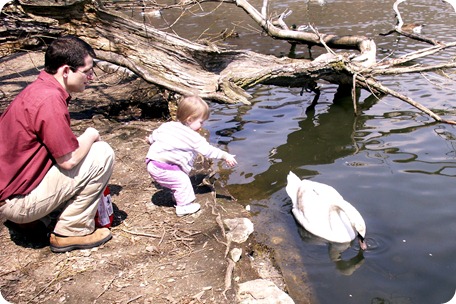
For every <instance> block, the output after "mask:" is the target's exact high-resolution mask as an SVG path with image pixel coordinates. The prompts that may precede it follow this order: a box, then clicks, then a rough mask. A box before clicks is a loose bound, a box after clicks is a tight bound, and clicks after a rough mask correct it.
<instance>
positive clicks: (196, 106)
mask: <svg viewBox="0 0 456 304" xmlns="http://www.w3.org/2000/svg"><path fill="white" fill-rule="evenodd" d="M200 117H201V118H202V119H203V120H207V119H208V118H209V106H208V105H207V103H206V102H205V101H204V100H203V99H201V97H198V96H185V97H184V98H182V99H181V101H180V102H179V104H178V105H177V113H176V118H177V120H179V121H180V122H181V123H183V124H185V123H187V122H189V121H193V120H195V119H197V118H200Z"/></svg>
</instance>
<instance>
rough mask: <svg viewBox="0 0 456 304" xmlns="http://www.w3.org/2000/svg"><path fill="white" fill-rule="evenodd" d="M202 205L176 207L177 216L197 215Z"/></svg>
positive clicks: (191, 204)
mask: <svg viewBox="0 0 456 304" xmlns="http://www.w3.org/2000/svg"><path fill="white" fill-rule="evenodd" d="M200 208H201V205H200V204H198V203H190V204H187V205H184V206H176V214H177V216H184V215H187V214H192V213H195V212H196V211H198V210H200Z"/></svg>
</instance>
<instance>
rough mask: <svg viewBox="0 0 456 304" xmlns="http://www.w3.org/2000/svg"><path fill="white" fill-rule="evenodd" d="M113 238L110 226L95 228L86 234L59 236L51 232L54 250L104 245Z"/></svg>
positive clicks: (60, 250)
mask: <svg viewBox="0 0 456 304" xmlns="http://www.w3.org/2000/svg"><path fill="white" fill-rule="evenodd" d="M111 238H112V234H111V231H109V229H108V228H98V229H95V231H94V232H92V233H91V234H89V235H85V236H59V235H56V234H54V233H51V236H50V238H49V243H50V247H51V251H52V252H58V253H62V252H67V251H71V250H75V249H90V248H93V247H98V246H100V245H103V244H104V243H106V242H107V241H109V240H110V239H111Z"/></svg>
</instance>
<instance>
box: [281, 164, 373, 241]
mask: <svg viewBox="0 0 456 304" xmlns="http://www.w3.org/2000/svg"><path fill="white" fill-rule="evenodd" d="M286 191H287V194H288V196H290V198H291V201H292V202H293V209H292V213H293V215H294V217H295V218H296V220H297V221H298V222H299V223H300V224H301V225H302V226H303V227H304V228H305V229H306V230H307V231H309V232H311V233H312V234H315V235H316V236H319V237H321V238H324V239H326V240H328V241H330V242H334V243H348V242H351V241H352V240H353V239H355V237H356V236H358V237H359V245H360V248H361V249H363V250H365V249H367V245H366V243H365V242H364V237H365V235H366V224H365V222H364V219H363V217H362V216H361V214H360V213H359V212H358V210H356V209H355V207H353V206H352V205H351V204H350V203H349V202H347V201H345V200H344V199H343V197H342V196H341V195H340V194H339V193H338V192H337V191H336V190H335V189H334V188H333V187H331V186H328V185H325V184H322V183H317V182H313V181H310V180H306V179H304V180H300V179H299V177H297V176H296V174H294V173H293V172H291V171H290V173H289V174H288V177H287V187H286Z"/></svg>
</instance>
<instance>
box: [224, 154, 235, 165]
mask: <svg viewBox="0 0 456 304" xmlns="http://www.w3.org/2000/svg"><path fill="white" fill-rule="evenodd" d="M235 156H236V155H231V154H227V155H226V156H225V162H226V164H227V165H228V166H230V167H234V166H235V165H236V164H237V161H236V159H235V158H234V157H235Z"/></svg>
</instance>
